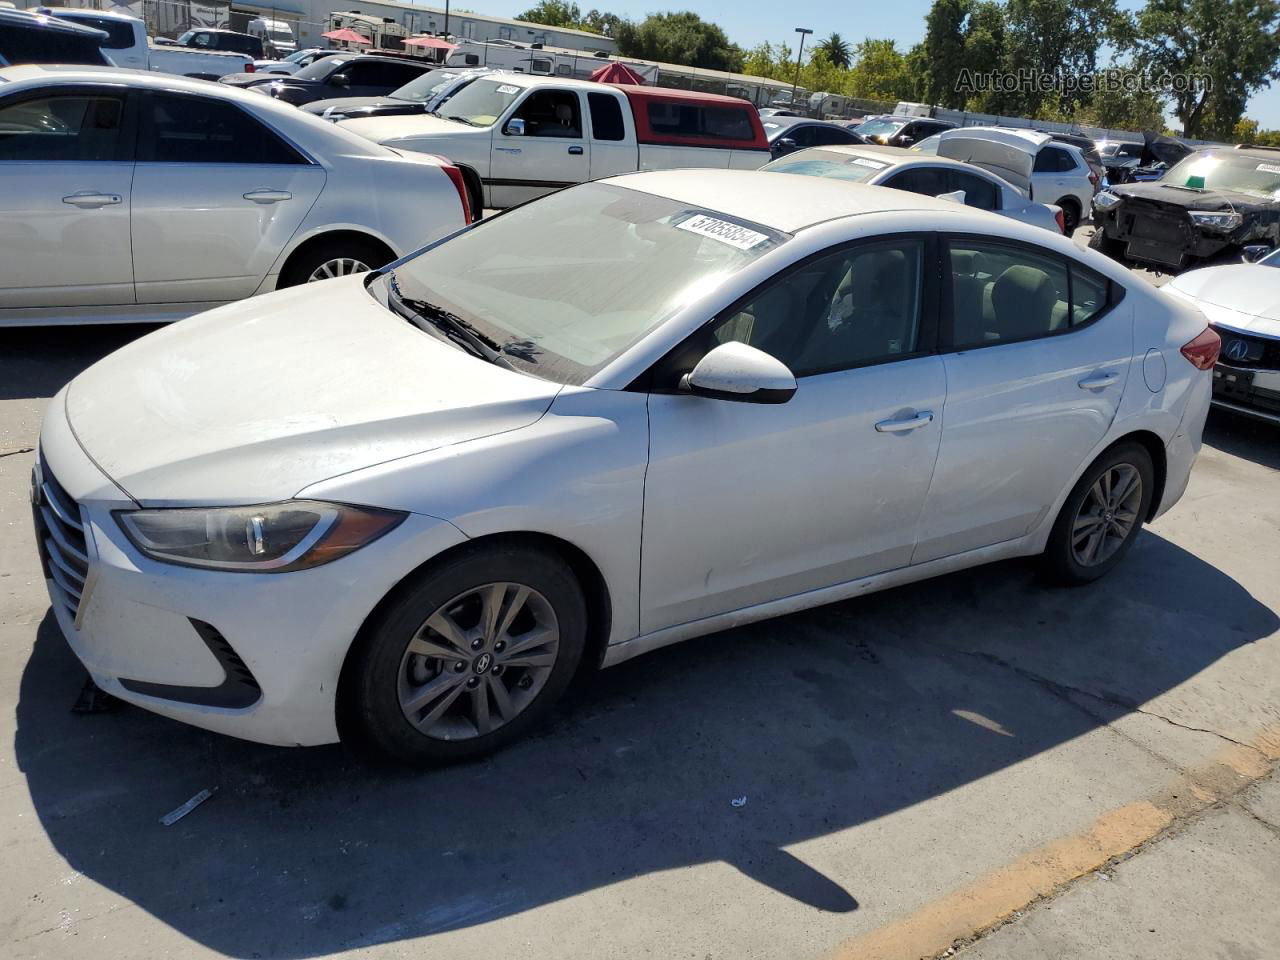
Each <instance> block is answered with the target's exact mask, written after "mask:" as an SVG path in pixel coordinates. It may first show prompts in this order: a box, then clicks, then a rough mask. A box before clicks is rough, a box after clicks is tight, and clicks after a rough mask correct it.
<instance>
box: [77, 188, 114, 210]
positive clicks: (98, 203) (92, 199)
mask: <svg viewBox="0 0 1280 960" xmlns="http://www.w3.org/2000/svg"><path fill="white" fill-rule="evenodd" d="M120 201H121V197H120V194H118V193H95V192H94V191H93V190H82V191H81V192H80V193H73V194H71V196H69V197H63V198H62V202H63V203H69V204H71V205H72V206H73V207H82V208H84V209H86V210H91V209H93V208H94V207H109V206H111V205H112V204H116V203H120Z"/></svg>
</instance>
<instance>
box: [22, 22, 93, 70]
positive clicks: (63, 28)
mask: <svg viewBox="0 0 1280 960" xmlns="http://www.w3.org/2000/svg"><path fill="white" fill-rule="evenodd" d="M95 12H96V11H95ZM0 23H7V24H8V25H11V26H14V27H28V26H35V27H40V28H42V29H45V30H53V31H56V32H58V33H66V34H74V35H75V36H77V37H87V38H92V39H93V40H95V41H97V40H103V39H105V37H106V34H105V33H103V32H102V31H101V30H98V29H96V28H94V27H87V26H85V25H84V24H82V23H72V22H71V21H70V20H60V19H59V18H57V17H54V16H49V15H47V14H43V13H36V12H35V11H32V10H14V9H12V8H10V7H0ZM103 69H106V68H103Z"/></svg>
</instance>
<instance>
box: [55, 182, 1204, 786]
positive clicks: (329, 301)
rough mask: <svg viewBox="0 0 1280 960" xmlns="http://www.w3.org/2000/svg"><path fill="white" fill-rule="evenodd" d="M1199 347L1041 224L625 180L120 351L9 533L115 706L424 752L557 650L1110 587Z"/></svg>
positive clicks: (1192, 414) (630, 648)
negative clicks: (988, 585) (1040, 585)
mask: <svg viewBox="0 0 1280 960" xmlns="http://www.w3.org/2000/svg"><path fill="white" fill-rule="evenodd" d="M1217 350H1218V338H1217V336H1216V334H1214V333H1213V332H1212V331H1210V330H1208V329H1207V327H1206V324H1205V320H1204V318H1203V317H1202V316H1201V315H1200V314H1199V312H1197V311H1196V310H1195V309H1194V308H1191V307H1188V306H1185V305H1183V304H1180V303H1177V302H1176V301H1173V300H1172V299H1170V298H1167V297H1162V296H1159V295H1157V293H1156V291H1155V290H1154V288H1152V287H1150V286H1149V285H1148V284H1147V282H1146V281H1144V280H1141V279H1138V278H1135V277H1133V276H1131V275H1130V274H1128V273H1127V272H1126V271H1124V270H1123V269H1122V268H1120V267H1118V266H1117V265H1116V264H1114V263H1112V262H1111V261H1110V260H1108V259H1106V258H1105V257H1102V256H1101V255H1098V254H1095V253H1093V252H1092V251H1088V250H1080V249H1077V248H1076V247H1075V246H1073V245H1072V244H1071V242H1070V241H1068V240H1066V239H1064V238H1061V237H1055V236H1052V235H1050V234H1049V233H1048V231H1045V230H1040V229H1037V228H1035V227H1031V226H1026V225H1022V224H1017V223H1012V222H1010V221H1008V220H1006V219H1001V218H998V217H995V216H993V215H990V214H987V213H983V212H980V211H972V210H968V209H966V208H964V207H961V206H958V205H956V204H953V203H948V202H945V201H939V200H934V199H930V198H925V197H920V196H916V195H913V194H910V193H907V192H904V191H901V190H889V189H885V188H880V187H866V186H861V185H856V184H845V183H837V182H832V181H829V180H823V179H818V178H810V177H779V176H775V175H771V174H767V173H758V172H739V171H710V170H700V171H672V172H663V173H644V174H636V175H632V176H626V177H620V178H616V179H612V180H606V181H601V182H596V183H589V184H584V185H582V186H577V187H573V188H571V189H568V190H564V191H562V192H560V193H556V194H554V195H552V196H549V197H546V198H545V199H542V200H539V201H537V202H536V203H532V204H529V205H526V206H523V207H519V208H516V209H513V210H511V211H509V212H507V213H504V214H502V215H501V216H498V217H496V218H493V219H490V220H485V221H482V222H481V223H479V224H476V225H474V226H472V227H470V228H468V229H466V230H464V231H463V232H461V233H458V234H456V235H454V236H453V237H451V238H449V239H446V240H444V241H442V242H439V243H437V244H435V245H434V246H432V247H430V248H427V249H425V250H423V251H421V252H419V253H418V254H415V255H413V256H411V257H408V258H406V259H403V260H401V261H399V262H397V263H394V264H392V265H391V267H388V268H385V269H383V270H381V271H378V272H376V273H372V274H369V275H366V276H363V277H349V278H344V279H341V280H335V281H330V282H326V283H323V284H320V285H309V286H305V287H300V288H296V289H292V290H286V291H282V292H279V293H274V294H269V295H267V296H262V297H258V298H255V299H252V300H249V301H245V302H243V303H238V304H234V305H230V306H226V307H222V308H220V309H217V310H214V311H211V312H209V313H205V314H203V315H201V316H198V317H194V318H192V319H190V320H186V321H183V322H181V323H179V324H177V325H175V326H173V327H171V328H168V329H165V330H162V331H159V332H157V333H154V334H151V335H150V336H147V337H145V338H143V339H141V340H139V341H137V342H135V343H133V344H132V345H130V346H128V347H126V348H124V349H123V350H121V351H119V352H118V353H116V354H114V355H112V356H110V357H108V358H107V359H106V360H104V361H102V362H101V363H99V364H97V365H96V366H94V367H92V368H90V369H89V370H87V371H86V372H84V373H83V374H81V375H80V376H79V377H77V378H76V379H75V380H74V381H72V383H71V384H70V385H69V386H68V387H66V388H65V389H64V390H63V391H62V392H60V393H59V394H58V396H57V397H56V398H55V399H54V400H53V402H52V404H51V406H50V410H49V413H48V415H47V417H46V420H45V424H44V428H43V432H42V435H41V446H40V452H39V460H38V464H37V468H36V475H35V478H34V479H35V482H34V485H33V498H34V500H35V503H36V526H37V530H38V536H39V542H40V544H41V553H42V558H43V561H44V565H45V572H46V574H47V577H48V580H49V589H50V593H51V596H52V598H53V610H54V612H55V614H56V616H57V619H58V622H59V624H60V625H61V627H62V630H63V632H64V633H65V634H66V636H67V639H68V640H69V642H70V644H71V646H72V648H73V649H74V650H75V652H76V654H77V655H78V656H79V657H80V659H81V660H83V661H84V663H85V665H86V666H87V667H88V669H89V671H90V673H91V674H92V675H93V677H94V679H95V680H96V681H97V683H98V684H99V685H100V686H101V687H103V688H104V689H105V690H108V691H110V692H111V693H113V694H115V695H116V696H118V697H121V698H123V699H125V700H128V701H131V702H133V703H136V704H138V705H140V706H143V707H146V708H147V709H150V710H154V711H156V712H158V713H162V714H165V715H167V716H171V717H175V718H178V719H181V720H185V721H187V722H189V723H194V724H197V725H199V726H202V727H207V728H209V729H211V730H217V731H222V732H224V733H229V734H234V735H236V736H241V737H246V738H249V739H252V740H259V741H264V742H269V743H280V744H318V743H325V742H330V741H333V740H336V739H338V738H339V736H340V735H341V736H342V737H358V738H361V739H363V740H365V741H371V742H372V743H374V744H376V745H377V746H378V747H380V748H381V749H382V750H384V751H387V752H389V753H391V754H394V755H396V756H399V757H403V758H407V759H409V760H413V761H433V760H448V759H453V758H459V757H467V756H473V755H476V754H479V753H482V752H484V751H487V750H491V749H493V748H495V747H497V746H499V745H501V744H503V743H506V742H508V741H510V740H511V739H513V738H515V737H517V736H519V735H521V734H523V733H524V732H526V731H527V730H528V729H529V728H530V727H531V725H533V724H534V723H535V722H536V721H538V720H539V719H540V718H542V717H543V716H544V715H545V714H546V713H547V711H548V710H549V709H550V707H551V706H552V705H553V703H554V702H555V700H556V699H557V698H558V697H559V696H560V695H561V694H562V692H563V691H564V690H565V687H566V685H567V684H568V682H569V680H570V678H571V676H572V675H573V674H574V673H575V671H576V670H577V669H578V668H579V667H580V666H588V667H590V666H595V665H598V664H604V665H611V664H616V663H618V662H620V661H623V660H626V659H627V658H629V657H633V656H635V655H636V654H639V653H643V652H645V651H649V650H653V649H654V648H656V647H660V646H663V645H664V644H669V643H673V642H675V641H678V640H683V639H685V638H688V637H692V636H695V635H698V634H705V633H708V632H711V631H715V630H720V629H723V628H725V627H729V626H733V625H737V624H741V623H745V622H748V621H751V620H756V619H760V618H763V617H769V616H773V615H776V614H780V613H786V612H789V611H794V610H798V609H801V608H805V607H810V606H813V605H816V604H822V603H828V602H831V601H834V600H840V599H844V598H847V597H852V596H857V595H861V594H864V593H868V592H870V591H873V590H879V589H883V588H885V587H890V586H893V585H896V584H902V583H907V582H909V581H913V580H919V579H923V578H925V577H931V576H934V575H937V574H940V573H945V572H948V571H952V570H957V569H960V568H962V567H968V566H973V565H975V564H980V563H986V562H988V561H992V560H998V559H1001V558H1006V557H1016V556H1024V555H1032V554H1042V555H1043V562H1044V564H1045V566H1046V567H1047V569H1049V570H1050V571H1052V572H1053V573H1054V574H1055V575H1056V576H1057V577H1058V579H1060V580H1064V581H1067V582H1071V583H1083V582H1087V581H1091V580H1093V579H1095V578H1097V577H1099V576H1101V575H1102V574H1104V573H1106V572H1107V571H1108V570H1110V569H1111V568H1112V567H1114V566H1115V565H1116V563H1118V562H1119V561H1120V559H1121V558H1122V557H1123V556H1124V554H1125V552H1126V551H1127V550H1128V548H1129V547H1130V546H1131V545H1132V543H1133V539H1134V537H1135V536H1136V535H1137V533H1138V530H1139V528H1140V526H1141V525H1142V524H1143V523H1144V522H1145V521H1148V520H1150V519H1151V518H1153V517H1155V516H1158V515H1159V514H1160V513H1162V512H1163V511H1165V510H1168V509H1169V508H1170V507H1171V506H1172V505H1173V504H1174V503H1175V502H1176V501H1177V500H1178V498H1179V497H1180V496H1181V495H1182V492H1183V490H1184V488H1185V487H1186V484H1187V477H1188V474H1189V473H1190V470H1191V466H1192V462H1193V460H1194V459H1195V456H1196V453H1197V450H1198V449H1199V446H1200V433H1201V429H1202V427H1203V424H1204V420H1205V414H1206V411H1207V410H1208V406H1209V397H1210V392H1211V388H1210V377H1211V374H1210V368H1211V367H1212V366H1213V363H1214V361H1215V359H1216V356H1217Z"/></svg>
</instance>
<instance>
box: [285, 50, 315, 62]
mask: <svg viewBox="0 0 1280 960" xmlns="http://www.w3.org/2000/svg"><path fill="white" fill-rule="evenodd" d="M313 53H315V51H314V50H299V51H298V52H297V53H291V54H289V55H288V56H287V57H285V58H284V59H285V62H286V63H297V62H298V61H300V60H302V59H304V58H305V57H309V56H311V55H312V54H313Z"/></svg>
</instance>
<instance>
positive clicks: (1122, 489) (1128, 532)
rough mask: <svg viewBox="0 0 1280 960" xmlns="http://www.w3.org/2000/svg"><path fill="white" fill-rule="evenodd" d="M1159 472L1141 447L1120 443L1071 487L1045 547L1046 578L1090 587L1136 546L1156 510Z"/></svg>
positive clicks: (1091, 466) (1091, 465)
mask: <svg viewBox="0 0 1280 960" xmlns="http://www.w3.org/2000/svg"><path fill="white" fill-rule="evenodd" d="M1154 490H1155V469H1154V468H1153V467H1152V464H1151V454H1149V453H1147V451H1146V448H1145V447H1143V446H1142V445H1141V444H1138V443H1121V444H1118V445H1117V446H1115V447H1112V448H1111V449H1110V450H1108V451H1107V452H1105V453H1104V454H1103V455H1102V456H1100V457H1099V458H1098V459H1097V460H1095V461H1094V462H1093V463H1092V464H1090V465H1089V469H1088V470H1086V471H1085V472H1084V475H1083V476H1081V478H1080V480H1079V482H1077V483H1076V485H1075V486H1074V487H1073V488H1072V490H1071V493H1070V495H1068V497H1067V500H1066V502H1065V503H1064V504H1063V505H1062V510H1061V512H1060V513H1059V514H1058V519H1057V520H1056V521H1055V522H1054V525H1053V531H1052V533H1050V535H1049V542H1048V544H1047V545H1046V547H1045V551H1044V556H1043V557H1042V562H1043V565H1044V570H1045V573H1046V574H1048V576H1049V577H1050V578H1051V579H1052V580H1054V581H1056V582H1058V583H1064V584H1083V583H1091V582H1093V581H1094V580H1097V579H1098V578H1099V577H1102V576H1103V575H1105V574H1106V573H1108V572H1109V571H1110V570H1111V569H1112V568H1113V567H1115V566H1116V564H1118V563H1119V562H1120V561H1121V560H1122V559H1123V558H1124V555H1125V554H1126V553H1128V551H1129V549H1130V547H1132V546H1133V541H1134V539H1135V538H1136V537H1137V536H1138V531H1139V529H1141V527H1142V523H1143V519H1144V518H1145V517H1146V516H1147V514H1148V512H1149V511H1150V509H1151V497H1152V493H1153V491H1154Z"/></svg>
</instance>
